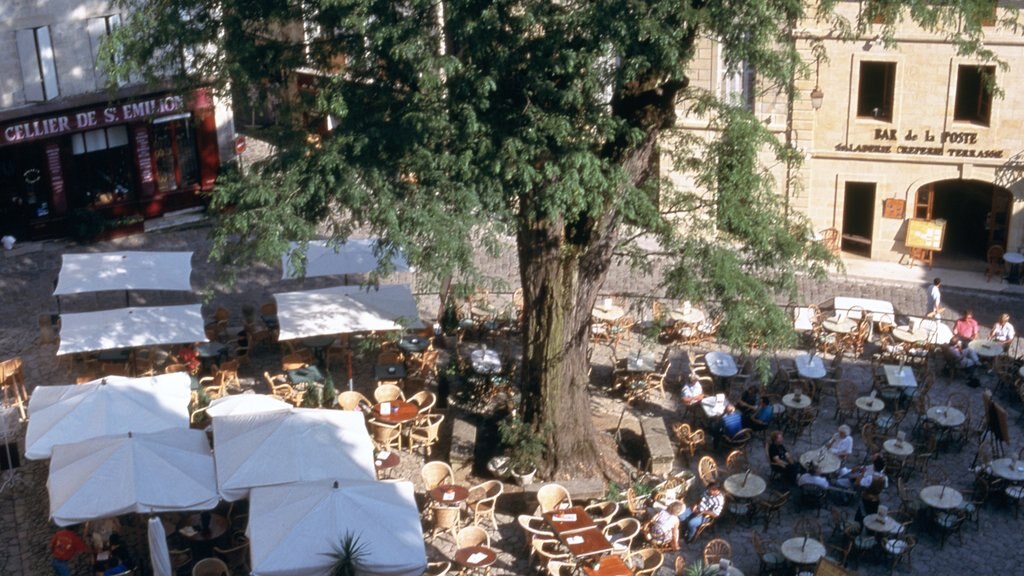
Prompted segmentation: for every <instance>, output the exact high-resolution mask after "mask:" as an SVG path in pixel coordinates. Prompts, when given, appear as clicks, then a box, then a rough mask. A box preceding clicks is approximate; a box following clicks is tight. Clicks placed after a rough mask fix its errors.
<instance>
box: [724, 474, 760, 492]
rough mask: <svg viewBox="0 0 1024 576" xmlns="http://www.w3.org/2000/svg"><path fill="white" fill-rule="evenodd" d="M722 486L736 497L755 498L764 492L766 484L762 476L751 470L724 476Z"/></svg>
mask: <svg viewBox="0 0 1024 576" xmlns="http://www.w3.org/2000/svg"><path fill="white" fill-rule="evenodd" d="M722 488H723V489H725V491H726V492H728V493H729V494H732V495H733V496H735V497H736V498H756V497H758V496H760V495H761V494H764V491H765V488H767V484H766V483H765V481H764V478H761V477H760V476H758V475H757V474H754V473H753V472H751V473H750V474H747V473H746V472H740V473H739V474H733V475H732V476H729V477H728V478H726V479H725V482H722Z"/></svg>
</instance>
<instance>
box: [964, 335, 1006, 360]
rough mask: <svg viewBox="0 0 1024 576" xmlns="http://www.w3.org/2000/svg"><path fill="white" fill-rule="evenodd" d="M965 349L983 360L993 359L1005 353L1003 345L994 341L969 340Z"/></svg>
mask: <svg viewBox="0 0 1024 576" xmlns="http://www.w3.org/2000/svg"><path fill="white" fill-rule="evenodd" d="M967 347H968V348H970V349H971V350H974V351H975V352H977V353H978V356H981V357H983V358H995V357H996V356H999V355H1000V354H1002V353H1003V352H1005V351H1006V349H1005V348H1003V345H1002V344H1000V343H999V342H996V341H995V340H981V339H978V340H971V343H970V344H968V345H967Z"/></svg>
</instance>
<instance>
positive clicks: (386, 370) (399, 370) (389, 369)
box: [373, 364, 405, 382]
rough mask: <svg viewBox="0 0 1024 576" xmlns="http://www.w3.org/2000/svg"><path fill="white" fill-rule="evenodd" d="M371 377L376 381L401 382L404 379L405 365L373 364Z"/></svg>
mask: <svg viewBox="0 0 1024 576" xmlns="http://www.w3.org/2000/svg"><path fill="white" fill-rule="evenodd" d="M373 376H374V378H376V379H377V380H378V381H380V380H384V381H388V382H390V381H392V380H401V379H402V378H405V365H404V364H374V366H373Z"/></svg>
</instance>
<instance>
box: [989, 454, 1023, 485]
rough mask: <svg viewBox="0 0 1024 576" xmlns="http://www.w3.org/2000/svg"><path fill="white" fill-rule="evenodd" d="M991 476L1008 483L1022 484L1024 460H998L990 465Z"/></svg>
mask: <svg viewBox="0 0 1024 576" xmlns="http://www.w3.org/2000/svg"><path fill="white" fill-rule="evenodd" d="M990 466H991V467H992V474H994V475H996V476H998V477H1000V478H1002V479H1003V480H1009V481H1010V482H1024V460H1016V459H1013V458H1000V459H998V460H993V461H992V463H991V464H990Z"/></svg>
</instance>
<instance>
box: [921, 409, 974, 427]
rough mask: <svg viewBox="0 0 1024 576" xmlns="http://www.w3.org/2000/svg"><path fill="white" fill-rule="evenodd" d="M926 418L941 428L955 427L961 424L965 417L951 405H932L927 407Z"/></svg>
mask: <svg viewBox="0 0 1024 576" xmlns="http://www.w3.org/2000/svg"><path fill="white" fill-rule="evenodd" d="M928 419H929V420H931V421H932V422H935V423H936V424H938V425H939V426H942V427H943V428H955V427H957V426H959V425H961V424H963V423H964V422H965V421H966V420H967V417H966V416H964V413H963V412H961V411H959V410H957V409H956V408H953V407H952V406H933V407H931V408H929V409H928Z"/></svg>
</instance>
